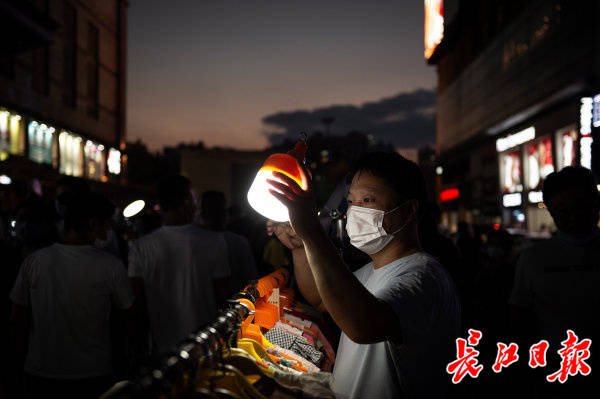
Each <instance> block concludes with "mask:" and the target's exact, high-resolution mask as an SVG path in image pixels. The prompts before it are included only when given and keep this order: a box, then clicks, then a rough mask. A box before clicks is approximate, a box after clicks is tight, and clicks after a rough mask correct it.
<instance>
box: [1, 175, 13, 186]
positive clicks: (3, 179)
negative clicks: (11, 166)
mask: <svg viewBox="0 0 600 399" xmlns="http://www.w3.org/2000/svg"><path fill="white" fill-rule="evenodd" d="M10 183H12V179H11V178H10V177H8V176H6V175H0V184H10Z"/></svg>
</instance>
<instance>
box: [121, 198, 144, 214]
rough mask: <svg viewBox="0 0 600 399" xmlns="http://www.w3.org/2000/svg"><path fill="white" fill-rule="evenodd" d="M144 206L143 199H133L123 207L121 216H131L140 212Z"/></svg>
mask: <svg viewBox="0 0 600 399" xmlns="http://www.w3.org/2000/svg"><path fill="white" fill-rule="evenodd" d="M145 206H146V203H145V202H144V200H136V201H133V202H132V203H131V204H129V205H127V206H126V207H125V209H123V216H124V217H126V218H130V217H133V216H135V215H137V214H138V213H140V212H141V211H142V210H143V209H144V207H145Z"/></svg>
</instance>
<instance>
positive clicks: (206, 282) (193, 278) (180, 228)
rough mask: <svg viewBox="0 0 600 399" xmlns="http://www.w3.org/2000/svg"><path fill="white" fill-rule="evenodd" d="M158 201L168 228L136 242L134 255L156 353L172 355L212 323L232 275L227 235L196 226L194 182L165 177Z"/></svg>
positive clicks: (138, 291) (133, 269)
mask: <svg viewBox="0 0 600 399" xmlns="http://www.w3.org/2000/svg"><path fill="white" fill-rule="evenodd" d="M158 199H159V202H160V207H161V211H162V214H163V221H164V226H162V227H160V228H158V229H157V230H155V231H153V232H152V233H150V234H148V235H146V236H144V237H142V238H140V239H138V240H136V241H134V242H132V243H131V245H130V251H129V276H130V278H131V281H132V284H133V288H134V292H135V295H136V301H137V304H136V308H137V309H138V315H139V314H140V313H139V312H141V314H143V313H145V314H147V316H148V319H149V322H150V336H151V340H152V354H153V355H162V354H165V353H168V352H169V351H171V350H172V349H173V347H174V346H175V345H176V344H177V343H178V342H179V341H181V340H183V339H185V338H187V337H188V335H189V334H191V333H192V332H194V331H196V330H198V329H199V328H201V327H202V326H204V325H205V324H206V323H208V322H210V321H211V319H212V318H213V317H214V316H215V315H216V313H217V307H218V306H219V305H220V304H221V303H222V302H223V301H224V300H225V299H226V298H227V289H228V277H229V274H230V272H229V266H228V261H227V246H226V243H225V240H224V238H223V236H222V235H220V234H218V233H215V232H211V231H208V230H206V229H203V228H201V227H198V226H196V225H193V224H191V223H192V221H193V217H194V212H195V209H196V204H195V200H194V196H193V193H192V191H191V189H190V181H189V180H188V179H187V178H186V177H184V176H180V175H175V176H169V177H166V178H163V179H161V181H160V182H159V184H158Z"/></svg>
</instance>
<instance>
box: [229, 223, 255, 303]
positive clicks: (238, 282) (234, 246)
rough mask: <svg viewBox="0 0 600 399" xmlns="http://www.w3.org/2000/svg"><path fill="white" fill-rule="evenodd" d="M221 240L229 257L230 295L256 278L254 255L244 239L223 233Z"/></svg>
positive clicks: (233, 234) (236, 235) (237, 235)
mask: <svg viewBox="0 0 600 399" xmlns="http://www.w3.org/2000/svg"><path fill="white" fill-rule="evenodd" d="M222 234H223V238H225V242H226V243H227V253H228V255H229V268H230V269H231V277H230V279H229V292H230V293H231V294H234V293H236V292H237V291H239V290H241V289H242V288H244V287H245V286H246V285H247V284H248V283H249V282H250V281H251V280H256V279H257V278H258V272H257V271H256V266H255V263H254V254H253V253H252V248H250V243H249V242H248V240H247V239H246V237H244V236H241V235H239V234H235V233H233V232H231V231H224V232H223V233H222Z"/></svg>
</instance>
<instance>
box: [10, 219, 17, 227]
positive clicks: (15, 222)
mask: <svg viewBox="0 0 600 399" xmlns="http://www.w3.org/2000/svg"><path fill="white" fill-rule="evenodd" d="M16 225H17V221H16V220H11V221H10V227H12V228H13V229H14V228H15V226H16Z"/></svg>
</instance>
